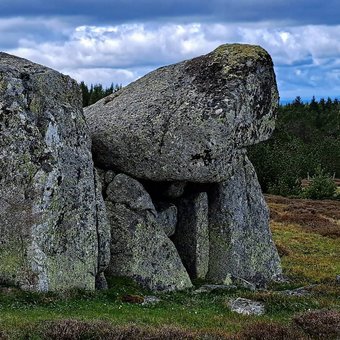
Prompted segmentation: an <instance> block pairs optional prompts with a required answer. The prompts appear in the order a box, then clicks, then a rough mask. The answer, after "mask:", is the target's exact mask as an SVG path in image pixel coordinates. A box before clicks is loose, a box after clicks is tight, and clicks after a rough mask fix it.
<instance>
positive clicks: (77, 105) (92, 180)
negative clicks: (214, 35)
mask: <svg viewBox="0 0 340 340" xmlns="http://www.w3.org/2000/svg"><path fill="white" fill-rule="evenodd" d="M80 99H81V96H80V93H79V89H78V86H77V84H76V83H75V82H74V81H73V80H72V79H70V78H69V77H66V76H63V75H61V74H59V73H57V72H55V71H53V70H51V69H48V68H45V67H42V66H40V65H36V64H33V63H31V62H29V61H26V60H23V59H20V58H16V57H12V56H9V55H7V54H0V137H1V138H0V284H1V282H5V283H7V284H8V283H9V284H15V285H18V286H20V287H22V288H24V289H34V290H43V291H47V290H57V289H69V288H73V287H79V288H85V289H94V288H95V287H96V288H98V289H100V288H106V287H107V283H106V280H105V275H106V274H107V275H113V276H116V275H118V276H128V277H131V278H133V279H135V280H136V281H137V282H139V283H141V284H142V285H143V286H144V287H146V288H149V289H152V290H161V291H162V290H163V291H171V290H177V289H185V288H189V287H191V286H192V284H191V281H190V277H191V278H193V279H194V278H201V279H202V278H206V277H207V278H208V279H210V281H212V283H223V284H227V285H228V287H232V286H231V285H230V282H231V281H232V280H234V282H235V283H238V282H241V283H243V284H245V285H249V286H251V287H255V285H257V286H263V285H265V284H266V282H267V281H268V280H270V279H272V278H274V277H275V276H277V275H280V273H281V270H280V263H279V257H278V255H277V252H276V250H275V247H274V244H273V242H272V239H271V234H270V230H269V225H268V210H267V207H266V205H265V202H264V199H263V196H262V193H261V190H260V187H259V184H258V181H257V178H256V174H255V171H254V169H253V167H252V165H251V163H250V162H249V160H248V159H247V157H246V151H245V147H246V146H248V145H251V144H254V143H257V142H259V141H262V140H265V139H267V138H268V137H269V136H270V134H271V132H272V131H273V129H274V120H275V115H276V108H277V105H278V93H277V88H276V82H275V75H274V71H273V64H272V61H271V58H270V56H269V55H268V53H267V52H266V51H264V50H263V49H262V48H260V47H258V46H249V45H238V44H233V45H223V46H221V47H219V48H217V49H216V50H215V51H213V52H211V53H209V54H207V55H205V56H201V57H198V58H194V59H192V60H188V61H184V62H181V63H178V64H176V65H170V66H167V67H163V68H160V69H158V70H156V71H154V72H151V73H150V74H148V75H146V76H145V77H143V78H141V79H139V80H138V81H136V82H134V83H132V84H130V85H129V86H127V87H126V88H124V89H122V90H120V91H119V92H117V93H114V94H112V95H110V96H108V97H106V98H104V99H103V100H101V101H99V102H98V103H96V104H94V105H92V106H91V107H89V108H87V109H86V110H85V114H86V118H87V122H88V126H89V128H90V133H91V136H92V138H93V145H92V152H93V157H94V160H95V163H96V167H97V169H96V170H95V169H94V167H93V162H92V158H91V152H90V148H91V141H90V138H89V136H88V131H87V124H86V123H85V120H84V117H83V115H82V110H81V100H80ZM104 169H105V170H104ZM110 252H111V254H110ZM104 273H105V275H104ZM189 274H190V277H189Z"/></svg>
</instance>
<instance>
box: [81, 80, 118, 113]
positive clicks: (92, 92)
mask: <svg viewBox="0 0 340 340" xmlns="http://www.w3.org/2000/svg"><path fill="white" fill-rule="evenodd" d="M79 85H80V89H81V93H82V98H83V107H85V106H89V105H92V104H94V103H95V102H97V101H98V100H100V99H102V98H104V97H106V96H108V95H109V94H111V93H114V92H117V91H118V90H120V89H121V88H122V85H118V84H115V85H114V84H113V83H111V85H110V86H109V87H106V88H104V87H103V85H102V84H94V85H93V84H91V86H90V87H88V86H87V85H86V84H85V82H83V81H82V82H81V83H80V84H79Z"/></svg>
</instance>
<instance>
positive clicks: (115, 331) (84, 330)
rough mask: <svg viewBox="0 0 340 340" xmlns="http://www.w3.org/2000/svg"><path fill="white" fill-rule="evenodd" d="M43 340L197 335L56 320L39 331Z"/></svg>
mask: <svg viewBox="0 0 340 340" xmlns="http://www.w3.org/2000/svg"><path fill="white" fill-rule="evenodd" d="M40 336H41V338H42V339H45V340H82V339H93V340H95V339H98V340H99V339H100V340H106V339H107V340H109V339H110V340H111V339H112V340H118V339H119V340H123V339H126V340H128V339H154V340H156V339H164V340H170V339H174V340H176V339H178V340H182V339H188V340H189V339H197V334H195V333H193V332H189V331H186V330H183V329H180V328H175V327H161V328H158V329H155V328H151V327H141V326H136V325H129V326H113V325H112V324H111V323H108V322H104V321H93V322H90V321H86V322H85V321H79V320H58V321H51V322H47V323H45V325H44V326H43V327H42V329H41V330H40Z"/></svg>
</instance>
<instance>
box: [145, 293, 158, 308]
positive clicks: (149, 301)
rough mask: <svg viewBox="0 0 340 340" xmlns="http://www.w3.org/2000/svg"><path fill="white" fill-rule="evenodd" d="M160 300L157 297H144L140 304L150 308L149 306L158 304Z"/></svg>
mask: <svg viewBox="0 0 340 340" xmlns="http://www.w3.org/2000/svg"><path fill="white" fill-rule="evenodd" d="M161 301H162V300H161V299H160V298H158V297H157V296H152V295H150V296H144V301H143V303H142V306H150V305H155V304H157V303H159V302H161Z"/></svg>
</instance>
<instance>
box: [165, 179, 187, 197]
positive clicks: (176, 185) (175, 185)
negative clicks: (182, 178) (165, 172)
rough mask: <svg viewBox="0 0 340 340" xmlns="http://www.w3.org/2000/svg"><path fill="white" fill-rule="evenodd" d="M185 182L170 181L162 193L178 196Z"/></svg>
mask: <svg viewBox="0 0 340 340" xmlns="http://www.w3.org/2000/svg"><path fill="white" fill-rule="evenodd" d="M186 185H187V183H186V182H171V183H170V184H169V186H168V188H167V189H166V190H165V193H164V195H165V196H166V197H169V198H178V197H181V196H182V195H183V194H184V190H185V187H186Z"/></svg>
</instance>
